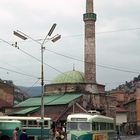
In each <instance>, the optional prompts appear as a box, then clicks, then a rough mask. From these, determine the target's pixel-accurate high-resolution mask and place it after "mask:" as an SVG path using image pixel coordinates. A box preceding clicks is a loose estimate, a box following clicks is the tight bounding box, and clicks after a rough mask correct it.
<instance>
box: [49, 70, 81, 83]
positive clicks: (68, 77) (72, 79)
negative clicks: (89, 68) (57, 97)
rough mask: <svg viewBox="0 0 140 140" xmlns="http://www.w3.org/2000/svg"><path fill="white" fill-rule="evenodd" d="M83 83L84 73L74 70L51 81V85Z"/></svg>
mask: <svg viewBox="0 0 140 140" xmlns="http://www.w3.org/2000/svg"><path fill="white" fill-rule="evenodd" d="M83 82H84V73H82V72H80V71H75V70H73V71H68V72H65V73H63V74H60V75H58V76H57V77H56V78H55V79H54V80H53V81H52V83H53V84H58V83H83Z"/></svg>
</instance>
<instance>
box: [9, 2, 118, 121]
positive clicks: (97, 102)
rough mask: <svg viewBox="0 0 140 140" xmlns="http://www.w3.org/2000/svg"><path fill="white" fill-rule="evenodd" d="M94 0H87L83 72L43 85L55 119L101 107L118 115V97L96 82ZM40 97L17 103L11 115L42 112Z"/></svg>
mask: <svg viewBox="0 0 140 140" xmlns="http://www.w3.org/2000/svg"><path fill="white" fill-rule="evenodd" d="M93 5H94V4H93V0H86V13H85V14H84V15H83V21H84V24H85V31H84V32H85V39H84V42H85V43H84V44H85V45H84V68H85V70H84V73H83V72H80V71H76V70H75V69H73V70H72V71H67V72H64V73H63V74H60V75H58V76H57V77H56V78H55V79H54V80H53V81H52V83H51V84H46V85H45V86H44V91H45V93H44V116H46V117H51V118H52V119H53V120H54V121H56V122H57V121H62V122H63V121H64V120H66V117H67V115H68V114H71V113H76V112H88V111H89V110H97V111H100V112H101V114H104V115H107V116H111V117H115V116H114V115H115V106H116V100H115V98H114V97H111V96H109V95H107V94H106V93H105V85H101V84H98V83H97V82H96V51H95V22H96V14H95V13H94V6H93ZM40 101H41V98H40V97H32V98H29V99H27V100H25V101H23V102H21V103H19V104H18V105H16V106H15V107H14V111H12V112H10V113H9V115H19V116H20V115H26V116H40V114H41V109H40V105H41V102H40Z"/></svg>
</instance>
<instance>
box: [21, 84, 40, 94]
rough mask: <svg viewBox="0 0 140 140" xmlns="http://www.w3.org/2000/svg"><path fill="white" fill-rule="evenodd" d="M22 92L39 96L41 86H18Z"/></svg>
mask: <svg viewBox="0 0 140 140" xmlns="http://www.w3.org/2000/svg"><path fill="white" fill-rule="evenodd" d="M18 88H20V89H21V90H22V91H23V92H25V93H27V94H28V95H29V96H39V95H40V94H41V87H40V86H37V87H24V86H18Z"/></svg>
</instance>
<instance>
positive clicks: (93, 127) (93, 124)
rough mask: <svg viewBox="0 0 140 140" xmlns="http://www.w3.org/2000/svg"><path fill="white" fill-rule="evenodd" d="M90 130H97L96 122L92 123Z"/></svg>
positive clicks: (97, 124)
mask: <svg viewBox="0 0 140 140" xmlns="http://www.w3.org/2000/svg"><path fill="white" fill-rule="evenodd" d="M92 129H93V130H99V123H98V122H93V123H92Z"/></svg>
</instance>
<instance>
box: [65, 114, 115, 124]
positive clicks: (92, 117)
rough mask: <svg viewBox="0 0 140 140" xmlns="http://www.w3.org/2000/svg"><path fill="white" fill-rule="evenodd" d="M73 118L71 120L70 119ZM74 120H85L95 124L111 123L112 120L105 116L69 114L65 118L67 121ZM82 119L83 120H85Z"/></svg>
mask: <svg viewBox="0 0 140 140" xmlns="http://www.w3.org/2000/svg"><path fill="white" fill-rule="evenodd" d="M72 118H73V119H72ZM74 118H80V120H82V118H85V119H87V121H95V122H108V123H109V122H113V121H114V119H113V118H111V117H107V116H103V115H97V114H95V115H92V114H89V113H75V114H71V115H69V116H68V117H67V120H69V121H70V120H71V119H72V120H76V119H74ZM85 119H83V120H85Z"/></svg>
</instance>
